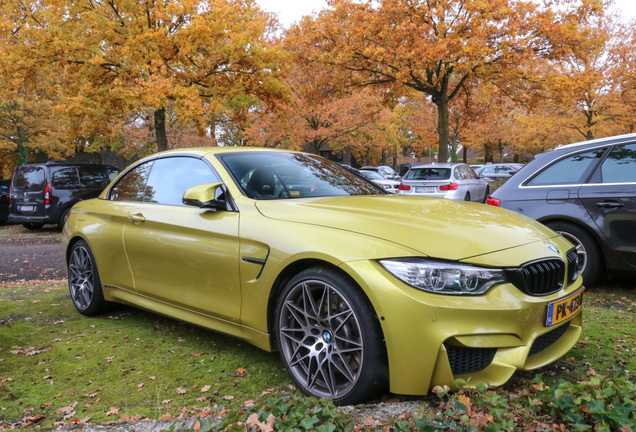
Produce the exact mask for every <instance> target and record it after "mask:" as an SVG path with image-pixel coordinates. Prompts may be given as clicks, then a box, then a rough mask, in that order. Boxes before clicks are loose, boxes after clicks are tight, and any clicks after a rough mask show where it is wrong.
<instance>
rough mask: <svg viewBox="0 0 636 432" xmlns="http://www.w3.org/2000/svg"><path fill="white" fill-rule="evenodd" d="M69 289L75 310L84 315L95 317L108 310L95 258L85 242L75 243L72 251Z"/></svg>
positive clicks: (69, 268) (69, 261)
mask: <svg viewBox="0 0 636 432" xmlns="http://www.w3.org/2000/svg"><path fill="white" fill-rule="evenodd" d="M68 288H69V291H70V293H71V299H72V300H73V304H74V305H75V308H76V309H77V310H78V312H79V313H81V314H82V315H89V316H90V315H95V314H98V313H99V312H102V311H103V310H104V309H105V308H106V305H107V303H106V301H105V300H104V294H103V292H102V284H101V281H100V279H99V274H98V273H97V265H96V264H95V258H94V257H93V253H92V252H91V249H90V247H89V246H88V244H87V243H86V242H85V241H84V240H80V241H78V242H77V243H75V244H74V245H73V249H72V250H71V255H70V257H69V260H68Z"/></svg>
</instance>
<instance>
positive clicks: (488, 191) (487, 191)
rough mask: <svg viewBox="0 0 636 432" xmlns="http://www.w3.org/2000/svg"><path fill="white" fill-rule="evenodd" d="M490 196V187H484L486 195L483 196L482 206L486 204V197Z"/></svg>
mask: <svg viewBox="0 0 636 432" xmlns="http://www.w3.org/2000/svg"><path fill="white" fill-rule="evenodd" d="M489 195H490V186H486V193H485V194H484V201H483V202H484V204H486V203H487V202H488V196H489Z"/></svg>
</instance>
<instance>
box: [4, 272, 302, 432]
mask: <svg viewBox="0 0 636 432" xmlns="http://www.w3.org/2000/svg"><path fill="white" fill-rule="evenodd" d="M290 383H291V380H290V379H289V377H288V376H287V373H286V371H285V370H284V367H283V366H282V363H281V362H280V361H279V359H278V356H277V355H276V354H272V353H267V352H264V351H262V350H259V349H257V348H255V347H252V346H251V345H249V344H246V343H244V342H241V341H239V340H237V339H233V338H229V337H225V336H221V335H219V334H216V333H213V332H210V331H207V330H204V329H200V328H197V327H193V326H189V325H187V324H183V323H180V322H177V321H174V320H170V319H167V318H163V317H160V316H157V315H154V314H150V313H146V312H143V311H140V310H137V309H132V308H127V307H119V306H118V307H117V308H116V309H115V310H114V311H113V312H112V313H110V314H105V315H101V316H98V317H93V318H88V317H84V316H82V315H80V314H79V313H77V312H76V311H75V308H74V307H73V305H72V302H71V300H70V298H69V296H68V294H67V287H66V284H61V283H58V284H29V285H17V284H14V285H7V286H4V287H2V286H0V428H1V427H2V425H3V424H11V423H15V422H18V421H19V420H20V419H21V418H22V417H24V416H30V417H35V416H45V418H41V421H42V422H43V424H52V423H55V422H68V421H69V420H70V419H73V418H79V419H85V418H90V419H91V422H104V421H112V420H117V419H120V418H121V417H123V416H128V417H134V416H147V417H151V418H160V417H162V416H166V415H167V416H168V417H169V416H175V417H177V416H179V415H180V414H182V413H185V414H187V415H192V414H194V413H197V412H202V411H203V410H205V409H209V408H210V406H213V405H214V404H223V405H226V406H234V405H240V404H242V403H244V402H246V401H248V400H249V399H252V398H255V397H258V396H259V395H261V393H262V392H263V391H265V390H267V389H271V388H280V387H284V386H286V385H288V384H290ZM113 408H114V409H113Z"/></svg>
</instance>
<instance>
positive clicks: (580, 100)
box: [544, 14, 624, 140]
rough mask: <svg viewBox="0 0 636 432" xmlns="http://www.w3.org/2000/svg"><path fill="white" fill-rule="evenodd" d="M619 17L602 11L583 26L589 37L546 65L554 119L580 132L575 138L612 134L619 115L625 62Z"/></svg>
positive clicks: (590, 137) (585, 138) (546, 80)
mask: <svg viewBox="0 0 636 432" xmlns="http://www.w3.org/2000/svg"><path fill="white" fill-rule="evenodd" d="M619 28H620V26H619V23H618V20H617V19H616V17H614V16H612V15H607V14H602V15H600V16H597V17H593V18H591V19H590V20H589V22H588V23H587V24H586V25H584V26H582V28H581V31H583V32H584V33H585V37H584V38H582V39H581V40H579V43H577V44H576V45H575V46H573V47H572V49H571V50H570V52H568V53H565V54H564V55H562V56H561V57H559V58H558V59H554V60H551V61H549V62H547V64H546V65H545V74H544V83H545V85H546V87H547V90H548V92H549V99H550V102H551V105H552V106H554V107H556V108H557V113H556V115H554V114H555V113H551V115H549V117H551V118H552V121H551V122H554V121H557V122H558V123H560V125H561V126H562V127H565V128H569V129H571V130H573V131H575V132H576V135H577V136H576V137H575V138H574V139H575V140H580V139H583V140H590V139H594V138H595V137H599V136H606V135H612V134H613V132H614V130H613V128H612V126H613V125H614V124H615V122H614V121H613V120H614V118H613V117H614V115H615V114H618V112H616V109H617V108H618V107H617V106H616V104H615V102H616V100H617V99H618V98H617V93H618V91H619V88H620V87H619V86H620V82H619V81H620V80H619V79H617V78H619V77H620V75H621V73H622V72H621V70H622V68H623V66H624V65H623V62H622V60H621V57H620V55H619V53H620V50H619V47H618V45H619V44H621V43H622V41H621V38H620V37H619V32H618V30H619Z"/></svg>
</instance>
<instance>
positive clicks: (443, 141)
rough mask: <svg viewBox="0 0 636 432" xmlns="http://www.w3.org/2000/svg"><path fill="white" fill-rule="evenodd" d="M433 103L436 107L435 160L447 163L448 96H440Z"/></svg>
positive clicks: (448, 133)
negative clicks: (436, 148)
mask: <svg viewBox="0 0 636 432" xmlns="http://www.w3.org/2000/svg"><path fill="white" fill-rule="evenodd" d="M433 101H434V102H435V104H436V105H437V117H438V120H437V132H438V134H439V150H438V154H437V160H438V161H439V163H446V162H448V143H449V135H450V132H449V129H450V128H449V120H448V118H449V115H448V96H447V95H445V94H441V95H440V96H439V97H437V98H434V99H433Z"/></svg>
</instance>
